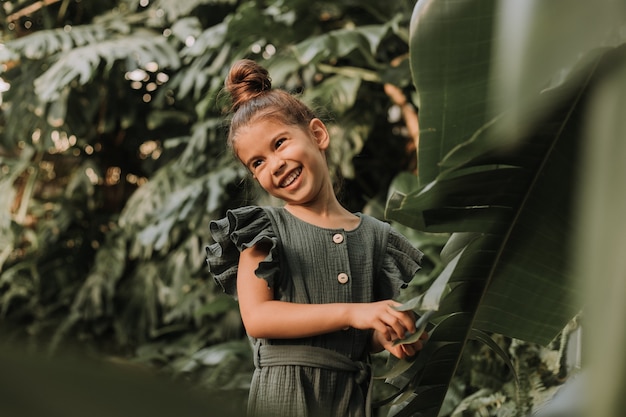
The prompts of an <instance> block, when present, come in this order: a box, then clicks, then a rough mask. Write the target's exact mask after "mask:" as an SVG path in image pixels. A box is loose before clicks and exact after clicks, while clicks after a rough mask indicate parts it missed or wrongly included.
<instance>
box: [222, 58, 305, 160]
mask: <svg viewBox="0 0 626 417" xmlns="http://www.w3.org/2000/svg"><path fill="white" fill-rule="evenodd" d="M226 91H227V92H228V93H229V95H230V98H231V102H232V104H231V107H230V111H231V118H230V128H229V131H228V146H229V147H230V148H231V149H234V141H235V137H236V136H237V131H238V130H239V128H241V127H242V126H246V125H247V124H249V123H250V122H251V121H253V120H255V119H258V118H261V117H264V118H275V119H276V120H278V121H280V122H282V123H285V124H289V125H298V126H301V127H307V126H308V125H309V122H310V121H311V120H312V119H314V118H315V117H317V116H316V115H315V113H314V112H313V111H312V110H311V109H310V108H309V107H308V106H307V105H306V104H304V103H303V102H302V101H300V100H299V99H297V98H296V97H294V96H293V95H291V94H290V93H288V92H286V91H284V90H281V89H273V88H272V80H271V78H270V76H269V73H268V72H267V70H266V69H265V68H263V67H262V66H261V65H259V64H257V63H256V62H255V61H252V60H250V59H242V60H240V61H237V62H236V63H235V64H233V66H232V67H231V68H230V72H229V73H228V77H227V78H226Z"/></svg>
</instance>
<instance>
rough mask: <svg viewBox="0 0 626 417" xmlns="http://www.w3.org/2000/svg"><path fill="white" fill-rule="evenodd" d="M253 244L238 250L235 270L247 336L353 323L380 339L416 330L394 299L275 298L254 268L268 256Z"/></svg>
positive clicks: (319, 330)
mask: <svg viewBox="0 0 626 417" xmlns="http://www.w3.org/2000/svg"><path fill="white" fill-rule="evenodd" d="M267 253H268V252H267V250H266V249H265V248H262V247H260V246H259V245H256V246H254V247H251V248H248V249H245V250H243V251H242V252H241V256H240V258H239V269H238V273H237V294H238V297H239V309H240V311H241V318H242V320H243V323H244V326H245V328H246V332H247V333H248V335H249V336H252V337H256V338H270V339H295V338H300V337H308V336H315V335H319V334H324V333H330V332H333V331H337V330H341V329H345V328H347V327H353V328H356V329H363V330H366V329H374V330H375V333H378V335H379V336H378V337H380V338H381V339H382V340H387V341H393V340H395V339H398V338H399V337H400V336H399V335H405V334H406V333H407V332H411V333H412V332H415V323H414V321H413V317H412V316H411V314H410V312H400V311H396V310H395V309H393V308H392V307H393V306H398V305H400V303H398V302H395V301H393V300H385V301H379V302H375V303H334V304H297V303H290V302H285V301H277V300H274V299H273V298H274V297H273V295H274V294H273V289H271V288H268V285H267V282H266V281H265V280H263V279H259V278H258V277H257V276H256V275H255V274H254V271H255V270H256V269H257V267H258V265H259V262H261V261H262V260H263V259H265V257H266V256H267Z"/></svg>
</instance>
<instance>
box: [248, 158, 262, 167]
mask: <svg viewBox="0 0 626 417" xmlns="http://www.w3.org/2000/svg"><path fill="white" fill-rule="evenodd" d="M261 163H262V161H261V160H260V159H257V160H255V161H252V163H251V164H250V166H251V167H252V169H255V168H258V167H259V165H261Z"/></svg>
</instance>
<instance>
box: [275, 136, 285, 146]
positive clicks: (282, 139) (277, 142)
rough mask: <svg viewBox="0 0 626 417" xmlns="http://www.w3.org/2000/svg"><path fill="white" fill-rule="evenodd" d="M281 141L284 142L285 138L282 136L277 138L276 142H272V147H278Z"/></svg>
mask: <svg viewBox="0 0 626 417" xmlns="http://www.w3.org/2000/svg"><path fill="white" fill-rule="evenodd" d="M283 142H285V139H284V138H280V139H278V140H277V141H276V143H275V144H274V147H276V148H279V147H280V145H282V144H283Z"/></svg>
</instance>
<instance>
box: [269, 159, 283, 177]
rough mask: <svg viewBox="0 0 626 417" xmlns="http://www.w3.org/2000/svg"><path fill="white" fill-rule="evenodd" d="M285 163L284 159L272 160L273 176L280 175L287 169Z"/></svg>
mask: <svg viewBox="0 0 626 417" xmlns="http://www.w3.org/2000/svg"><path fill="white" fill-rule="evenodd" d="M285 165H286V163H285V161H284V160H283V159H282V158H273V159H272V174H274V175H276V174H280V173H281V172H282V171H283V169H284V168H285Z"/></svg>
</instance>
